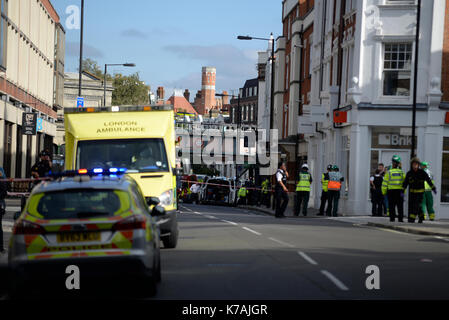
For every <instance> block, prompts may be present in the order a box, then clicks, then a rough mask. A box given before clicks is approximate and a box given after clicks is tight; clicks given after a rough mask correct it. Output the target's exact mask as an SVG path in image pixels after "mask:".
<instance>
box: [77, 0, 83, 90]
mask: <svg viewBox="0 0 449 320" xmlns="http://www.w3.org/2000/svg"><path fill="white" fill-rule="evenodd" d="M80 31H81V32H80V65H79V79H78V96H79V97H81V78H82V74H83V31H84V0H81V30H80Z"/></svg>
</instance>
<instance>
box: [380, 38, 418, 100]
mask: <svg viewBox="0 0 449 320" xmlns="http://www.w3.org/2000/svg"><path fill="white" fill-rule="evenodd" d="M384 49H385V50H384V74H383V82H384V85H383V86H384V89H383V92H384V96H410V79H411V73H412V72H411V64H412V44H411V43H386V44H385V45H384Z"/></svg>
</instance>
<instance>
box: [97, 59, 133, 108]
mask: <svg viewBox="0 0 449 320" xmlns="http://www.w3.org/2000/svg"><path fill="white" fill-rule="evenodd" d="M108 66H123V67H135V66H136V65H135V64H134V63H107V64H105V65H104V80H103V82H104V92H103V107H106V76H107V74H108Z"/></svg>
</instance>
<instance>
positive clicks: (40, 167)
mask: <svg viewBox="0 0 449 320" xmlns="http://www.w3.org/2000/svg"><path fill="white" fill-rule="evenodd" d="M39 158H40V160H39V161H38V162H36V163H35V164H34V165H33V166H32V167H31V175H32V176H33V178H36V179H37V178H43V177H45V176H46V175H47V174H48V173H49V172H50V171H51V167H52V163H51V159H50V154H49V153H48V152H47V151H46V150H43V151H41V152H40V153H39Z"/></svg>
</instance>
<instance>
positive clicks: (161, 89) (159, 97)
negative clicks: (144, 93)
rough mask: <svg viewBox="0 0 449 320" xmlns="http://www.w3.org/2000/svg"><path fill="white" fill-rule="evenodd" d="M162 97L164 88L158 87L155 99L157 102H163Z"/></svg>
mask: <svg viewBox="0 0 449 320" xmlns="http://www.w3.org/2000/svg"><path fill="white" fill-rule="evenodd" d="M164 96H165V90H164V87H158V88H157V99H158V100H164Z"/></svg>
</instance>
